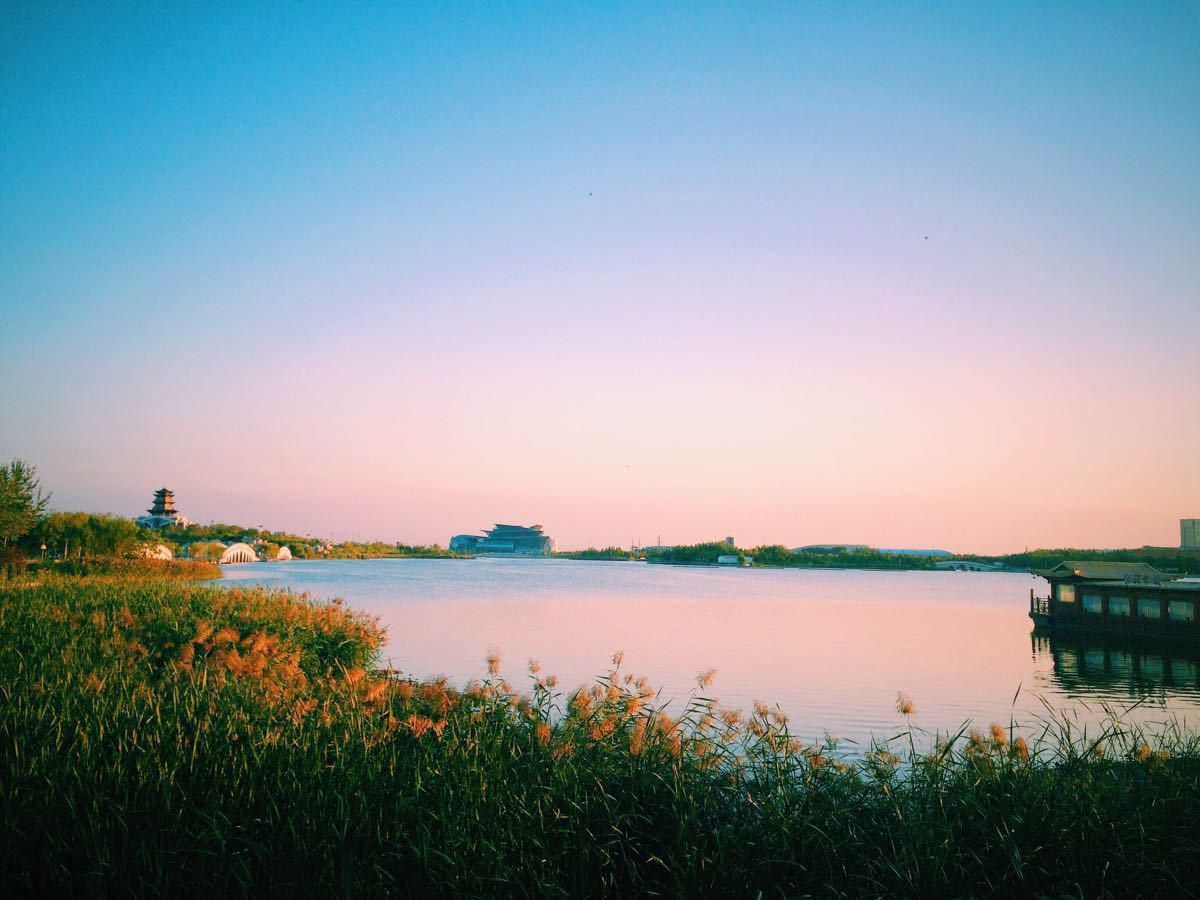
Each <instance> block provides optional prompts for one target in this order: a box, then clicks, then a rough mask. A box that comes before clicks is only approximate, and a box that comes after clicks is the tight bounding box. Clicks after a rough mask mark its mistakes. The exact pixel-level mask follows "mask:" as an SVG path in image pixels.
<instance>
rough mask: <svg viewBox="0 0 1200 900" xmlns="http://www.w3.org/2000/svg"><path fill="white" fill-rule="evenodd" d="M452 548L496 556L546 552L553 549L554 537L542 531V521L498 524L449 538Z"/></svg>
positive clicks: (550, 551)
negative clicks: (474, 532) (536, 523)
mask: <svg viewBox="0 0 1200 900" xmlns="http://www.w3.org/2000/svg"><path fill="white" fill-rule="evenodd" d="M450 549H451V550H453V551H454V552H455V553H481V554H488V555H494V556H545V555H546V554H548V553H553V552H554V539H553V538H550V537H547V536H546V534H544V533H543V531H542V526H541V525H500V524H497V525H496V527H495V528H491V529H489V530H487V531H484V533H483V534H482V535H476V534H456V535H455V536H454V537H452V538H450Z"/></svg>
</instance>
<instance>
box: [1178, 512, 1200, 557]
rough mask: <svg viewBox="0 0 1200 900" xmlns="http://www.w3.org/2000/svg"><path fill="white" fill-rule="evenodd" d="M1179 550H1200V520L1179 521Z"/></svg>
mask: <svg viewBox="0 0 1200 900" xmlns="http://www.w3.org/2000/svg"><path fill="white" fill-rule="evenodd" d="M1179 548H1180V549H1181V550H1200V519H1180V520H1179Z"/></svg>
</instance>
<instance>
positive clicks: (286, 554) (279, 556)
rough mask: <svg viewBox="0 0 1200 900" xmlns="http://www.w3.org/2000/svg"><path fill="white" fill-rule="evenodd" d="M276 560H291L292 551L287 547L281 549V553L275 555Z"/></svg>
mask: <svg viewBox="0 0 1200 900" xmlns="http://www.w3.org/2000/svg"><path fill="white" fill-rule="evenodd" d="M275 558H276V559H279V560H284V559H291V558H292V551H291V550H290V549H288V548H287V547H280V548H279V552H278V553H276V554H275Z"/></svg>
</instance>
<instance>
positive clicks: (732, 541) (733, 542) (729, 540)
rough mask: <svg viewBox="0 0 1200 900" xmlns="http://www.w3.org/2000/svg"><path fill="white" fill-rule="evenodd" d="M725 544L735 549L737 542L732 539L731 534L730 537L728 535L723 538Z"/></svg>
mask: <svg viewBox="0 0 1200 900" xmlns="http://www.w3.org/2000/svg"><path fill="white" fill-rule="evenodd" d="M725 543H727V544H728V545H729V546H730V547H736V546H737V541H735V540H734V539H733V535H732V534H731V535H729V537H727V538H725Z"/></svg>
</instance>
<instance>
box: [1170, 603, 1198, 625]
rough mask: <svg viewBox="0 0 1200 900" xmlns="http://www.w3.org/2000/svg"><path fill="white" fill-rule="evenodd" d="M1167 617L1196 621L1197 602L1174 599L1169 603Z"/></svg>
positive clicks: (1176, 620) (1177, 620)
mask: <svg viewBox="0 0 1200 900" xmlns="http://www.w3.org/2000/svg"><path fill="white" fill-rule="evenodd" d="M1167 618H1169V619H1171V620H1172V621H1174V622H1195V621H1196V604H1194V603H1193V602H1192V601H1191V600H1172V601H1171V602H1170V603H1168V604H1167Z"/></svg>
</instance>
